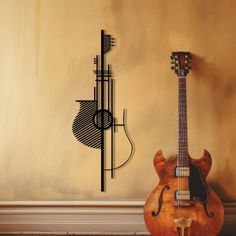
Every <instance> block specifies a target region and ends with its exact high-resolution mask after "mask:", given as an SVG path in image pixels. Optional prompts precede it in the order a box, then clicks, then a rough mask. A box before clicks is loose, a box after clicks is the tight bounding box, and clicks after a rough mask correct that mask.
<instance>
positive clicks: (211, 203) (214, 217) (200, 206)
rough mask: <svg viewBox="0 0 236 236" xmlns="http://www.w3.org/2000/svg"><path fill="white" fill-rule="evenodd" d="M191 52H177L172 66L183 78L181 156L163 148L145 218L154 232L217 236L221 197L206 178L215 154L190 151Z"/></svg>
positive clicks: (156, 162)
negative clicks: (170, 154)
mask: <svg viewBox="0 0 236 236" xmlns="http://www.w3.org/2000/svg"><path fill="white" fill-rule="evenodd" d="M190 57H191V54H190V53H189V52H173V53H172V56H171V59H172V60H173V61H172V64H174V65H173V66H172V69H173V70H174V71H175V73H176V74H177V75H178V79H179V98H178V112H179V120H178V123H179V127H178V128H179V140H178V141H179V142H178V154H177V158H173V159H170V160H166V159H165V158H164V157H163V155H162V152H161V151H159V152H157V153H156V155H155V157H154V167H155V169H156V172H157V174H158V176H159V178H160V182H159V184H158V185H157V187H156V188H155V189H154V190H153V191H152V192H151V194H150V195H149V197H148V199H147V200H146V203H145V206H144V219H145V224H146V226H147V228H148V230H149V231H150V232H151V234H152V235H153V236H156V235H158V236H166V235H167V236H216V235H217V234H218V233H219V231H220V229H221V227H222V225H223V220H224V209H223V206H222V203H221V200H220V198H219V197H218V196H217V195H216V193H215V192H214V191H213V190H212V189H211V188H210V187H209V186H207V184H206V182H205V180H206V177H207V175H208V173H209V171H210V168H211V163H212V160H211V156H210V154H209V152H208V151H206V150H205V151H204V154H203V156H202V158H200V159H197V160H194V159H192V158H191V157H190V156H189V154H188V140H187V102H186V75H187V74H188V72H189V63H190V61H189V59H190Z"/></svg>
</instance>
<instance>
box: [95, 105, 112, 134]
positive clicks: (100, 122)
mask: <svg viewBox="0 0 236 236" xmlns="http://www.w3.org/2000/svg"><path fill="white" fill-rule="evenodd" d="M112 123H113V116H112V113H111V112H110V111H108V110H106V109H100V110H97V111H96V112H95V114H94V115H93V124H94V125H95V127H97V128H98V129H100V130H105V129H109V128H110V127H111V126H112Z"/></svg>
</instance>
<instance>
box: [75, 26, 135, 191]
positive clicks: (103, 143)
mask: <svg viewBox="0 0 236 236" xmlns="http://www.w3.org/2000/svg"><path fill="white" fill-rule="evenodd" d="M114 42H115V41H114V38H113V37H111V35H109V34H105V31H104V30H101V55H100V56H99V55H96V57H95V58H94V64H95V65H96V69H95V70H94V73H95V75H96V80H95V81H96V83H95V84H96V86H95V87H94V98H93V100H76V102H79V103H80V110H79V112H78V114H77V116H76V117H75V120H74V122H73V125H72V131H73V134H74V136H75V137H76V139H77V140H78V141H79V142H81V143H82V144H83V145H86V146H88V147H91V148H96V149H100V150H101V192H104V191H105V178H106V175H105V173H106V171H110V172H111V178H114V176H115V174H114V172H115V170H116V169H119V168H121V167H123V166H124V165H125V164H127V163H128V161H129V160H130V159H131V157H132V155H133V151H134V145H133V142H132V140H131V138H130V137H129V134H128V130H127V126H126V110H123V122H122V123H118V122H117V118H115V115H114V78H113V77H112V71H111V66H110V65H109V64H108V65H107V66H106V60H105V59H106V58H105V56H106V54H107V53H108V52H109V51H110V50H111V48H112V47H113V46H114ZM119 126H120V127H122V128H123V130H124V133H125V135H126V137H127V139H128V142H129V144H130V149H131V150H130V154H129V156H128V158H126V160H125V161H123V163H121V164H119V165H117V166H116V164H115V133H116V132H117V130H118V127H119ZM107 132H109V135H108V133H107ZM106 136H107V137H106ZM107 150H108V151H107ZM107 153H109V156H110V167H109V168H107V167H106V157H107Z"/></svg>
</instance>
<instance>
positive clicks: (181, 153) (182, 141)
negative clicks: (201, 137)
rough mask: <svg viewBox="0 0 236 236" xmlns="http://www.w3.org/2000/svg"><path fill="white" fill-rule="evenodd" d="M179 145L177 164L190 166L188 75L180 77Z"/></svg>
mask: <svg viewBox="0 0 236 236" xmlns="http://www.w3.org/2000/svg"><path fill="white" fill-rule="evenodd" d="M178 103H179V104H178V112H179V121H178V122H179V127H178V128H179V147H178V149H179V150H178V156H177V166H186V167H188V166H189V157H188V132H187V128H188V127H187V96H186V77H179V99H178Z"/></svg>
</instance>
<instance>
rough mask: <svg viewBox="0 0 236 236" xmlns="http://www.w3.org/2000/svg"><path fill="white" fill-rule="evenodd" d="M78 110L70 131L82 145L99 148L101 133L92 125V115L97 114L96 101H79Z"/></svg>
mask: <svg viewBox="0 0 236 236" xmlns="http://www.w3.org/2000/svg"><path fill="white" fill-rule="evenodd" d="M79 103H80V110H79V112H78V114H77V116H76V117H75V119H74V122H73V125H72V131H73V134H74V135H75V137H76V138H77V140H78V141H79V142H81V143H82V144H84V145H86V146H88V147H92V148H101V131H100V130H99V129H97V128H96V126H95V125H94V114H95V113H96V112H97V101H94V100H88V101H79Z"/></svg>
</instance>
